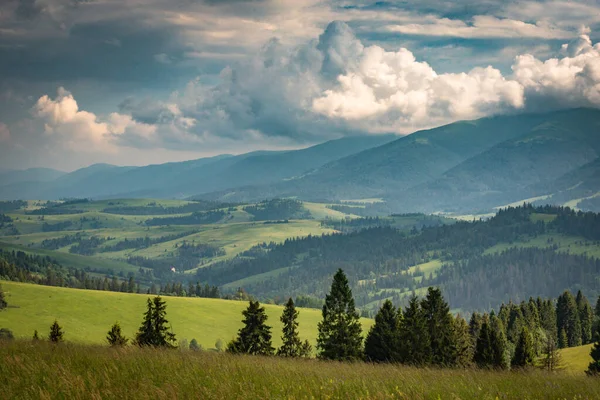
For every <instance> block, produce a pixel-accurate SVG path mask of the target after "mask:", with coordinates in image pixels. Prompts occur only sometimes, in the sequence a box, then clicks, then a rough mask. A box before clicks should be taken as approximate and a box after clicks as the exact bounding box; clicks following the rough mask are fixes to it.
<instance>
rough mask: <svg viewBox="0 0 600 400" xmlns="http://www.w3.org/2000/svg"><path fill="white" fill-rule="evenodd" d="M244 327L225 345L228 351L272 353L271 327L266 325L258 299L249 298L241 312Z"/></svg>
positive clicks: (265, 318)
mask: <svg viewBox="0 0 600 400" xmlns="http://www.w3.org/2000/svg"><path fill="white" fill-rule="evenodd" d="M242 314H243V316H244V319H243V320H242V322H243V323H244V327H243V328H242V329H240V330H239V331H238V337H237V338H236V339H234V340H232V341H231V342H229V344H228V345H227V351H228V352H230V353H247V354H256V355H265V356H267V355H272V354H273V351H274V350H275V349H274V348H273V346H272V345H271V327H270V326H267V325H266V324H265V322H266V321H267V314H266V312H265V308H264V307H261V306H260V303H259V302H258V301H252V300H250V304H249V305H248V308H247V309H246V310H244V311H243V312H242Z"/></svg>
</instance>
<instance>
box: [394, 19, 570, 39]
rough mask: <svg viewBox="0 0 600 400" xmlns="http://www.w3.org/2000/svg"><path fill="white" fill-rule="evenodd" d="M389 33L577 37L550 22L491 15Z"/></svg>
mask: <svg viewBox="0 0 600 400" xmlns="http://www.w3.org/2000/svg"><path fill="white" fill-rule="evenodd" d="M386 30H387V31H389V32H399V33H403V34H409V35H420V36H451V37H458V38H524V37H528V38H542V39H565V38H569V37H572V36H573V31H569V30H565V29H561V28H558V27H557V26H554V25H552V24H550V23H549V22H547V21H538V22H537V23H535V24H532V23H527V22H523V21H520V20H514V19H509V18H497V17H495V16H491V15H476V16H474V17H473V18H472V21H470V22H469V23H467V22H465V21H463V20H458V19H448V18H440V19H437V18H436V19H433V20H431V21H430V22H429V23H421V24H403V25H389V26H387V27H386Z"/></svg>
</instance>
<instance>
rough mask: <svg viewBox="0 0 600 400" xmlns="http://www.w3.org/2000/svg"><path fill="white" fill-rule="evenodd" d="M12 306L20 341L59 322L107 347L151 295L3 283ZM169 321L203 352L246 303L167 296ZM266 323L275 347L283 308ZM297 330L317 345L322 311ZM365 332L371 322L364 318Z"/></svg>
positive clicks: (236, 321)
mask: <svg viewBox="0 0 600 400" xmlns="http://www.w3.org/2000/svg"><path fill="white" fill-rule="evenodd" d="M1 284H2V288H3V289H4V292H5V294H6V296H7V301H8V304H9V307H8V308H7V309H6V310H5V311H2V312H0V327H1V328H8V329H10V330H12V331H13V332H14V334H15V336H16V337H21V338H27V337H31V336H32V335H33V331H34V330H36V329H37V330H38V332H40V334H41V335H46V334H47V331H48V329H49V327H50V325H51V324H52V322H53V321H54V320H55V319H56V320H58V321H59V323H60V324H61V326H62V327H63V328H64V330H65V340H67V341H73V342H81V343H90V344H101V343H104V341H105V337H106V332H107V331H108V329H109V328H110V326H111V325H112V324H113V323H114V322H115V321H119V322H120V324H121V326H122V328H123V332H124V334H125V335H126V336H128V337H132V336H133V335H134V334H135V332H136V330H137V328H138V327H139V325H140V323H141V321H142V314H143V312H144V311H145V307H146V299H147V298H148V296H147V295H140V294H127V293H114V292H104V291H92V290H79V289H67V288H58V287H49V286H40V285H32V284H25V283H16V282H6V281H3V282H1ZM165 299H166V301H167V318H168V320H169V322H170V323H171V325H172V328H173V332H174V333H175V334H176V335H177V339H179V340H182V339H187V340H188V341H190V340H191V339H192V338H195V339H196V340H197V341H198V343H200V344H201V345H202V346H203V347H204V348H214V346H215V342H216V341H217V340H218V339H221V340H223V341H224V342H225V343H226V342H228V341H229V340H231V339H232V338H233V337H234V336H235V335H236V333H237V330H238V329H239V328H241V326H242V323H241V320H242V310H244V309H245V308H246V307H247V305H248V304H247V302H241V301H233V300H220V299H204V298H181V297H166V298H165ZM265 308H266V310H267V314H268V316H269V320H268V324H269V325H270V326H272V327H273V330H272V334H273V344H274V345H275V346H278V345H279V344H280V343H281V340H280V336H281V327H282V325H281V323H280V321H279V317H280V316H281V312H282V311H283V307H281V306H276V305H268V304H267V305H265ZM299 310H300V316H299V319H298V321H299V330H300V336H301V337H302V338H303V339H308V340H309V341H310V342H311V343H312V344H313V345H314V344H315V341H316V337H317V323H318V322H319V321H320V320H321V311H320V310H316V309H299ZM362 323H363V327H364V329H363V331H365V333H366V331H367V329H368V328H369V327H370V325H371V324H372V321H371V320H368V319H363V320H362Z"/></svg>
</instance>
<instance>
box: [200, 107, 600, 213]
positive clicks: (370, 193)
mask: <svg viewBox="0 0 600 400" xmlns="http://www.w3.org/2000/svg"><path fill="white" fill-rule="evenodd" d="M599 155H600V111H599V110H592V109H574V110H566V111H561V112H554V113H551V114H525V115H508V116H497V117H492V118H483V119H479V120H476V121H463V122H457V123H453V124H450V125H446V126H442V127H439V128H435V129H431V130H426V131H420V132H416V133H413V134H411V135H408V136H405V137H402V138H400V139H397V140H395V141H393V142H391V143H388V144H385V145H382V146H379V147H376V148H373V149H369V150H365V151H363V152H360V153H357V154H353V155H351V156H348V157H345V158H341V159H339V160H336V161H333V162H331V163H328V164H326V165H324V166H323V167H321V168H319V169H317V170H315V171H313V172H312V173H310V174H307V175H305V176H302V177H299V178H297V179H293V180H289V181H286V182H279V183H277V184H275V185H269V186H263V187H244V188H235V189H233V190H229V191H222V192H217V193H212V194H209V195H205V196H203V197H206V198H211V199H224V198H227V199H228V200H230V201H235V200H245V201H250V200H257V199H260V198H264V197H267V196H268V197H276V196H281V197H283V196H297V197H299V198H303V199H329V200H344V199H360V198H371V197H382V198H385V199H386V201H387V202H388V203H389V204H390V207H391V209H393V210H396V211H399V212H408V211H422V212H433V211H465V210H474V209H487V210H489V209H490V208H492V207H494V206H499V205H503V204H506V203H509V202H511V201H517V200H520V199H526V198H529V197H534V196H539V195H543V194H552V192H551V191H550V192H548V190H549V189H548V184H550V183H551V182H553V181H554V180H556V179H558V178H560V177H561V176H564V175H565V174H568V173H569V172H573V173H574V174H575V175H574V176H573V177H571V180H576V178H577V176H578V174H579V173H578V172H577V171H578V169H579V168H583V166H584V165H585V164H587V163H591V162H593V161H594V160H596V159H597V158H598V157H599ZM585 171H586V170H585V169H583V170H581V173H582V174H583V173H586V172H585ZM587 173H590V174H593V173H591V172H589V171H588V172H587ZM591 186H592V187H595V188H596V189H597V190H600V187H599V186H596V185H595V184H592V183H591ZM590 190H593V189H590Z"/></svg>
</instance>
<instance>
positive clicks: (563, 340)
mask: <svg viewBox="0 0 600 400" xmlns="http://www.w3.org/2000/svg"><path fill="white" fill-rule="evenodd" d="M558 347H559V348H561V349H564V348H566V347H569V338H568V337H567V331H565V328H562V329H561V330H560V333H559V334H558Z"/></svg>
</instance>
